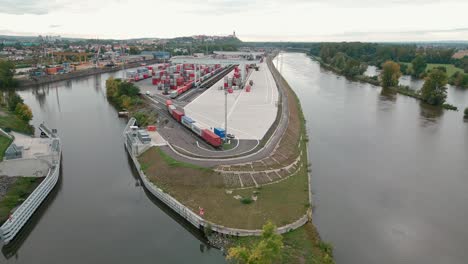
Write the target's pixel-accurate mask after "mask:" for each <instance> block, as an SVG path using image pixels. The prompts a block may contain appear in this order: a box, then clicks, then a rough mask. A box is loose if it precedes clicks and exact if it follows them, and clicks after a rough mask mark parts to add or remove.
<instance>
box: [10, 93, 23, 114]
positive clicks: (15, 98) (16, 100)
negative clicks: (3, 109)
mask: <svg viewBox="0 0 468 264" xmlns="http://www.w3.org/2000/svg"><path fill="white" fill-rule="evenodd" d="M23 102H24V101H23V99H22V98H21V97H20V96H19V95H18V94H16V93H13V94H10V95H9V96H8V110H10V111H11V112H13V111H15V110H16V106H17V105H18V104H22V103H23Z"/></svg>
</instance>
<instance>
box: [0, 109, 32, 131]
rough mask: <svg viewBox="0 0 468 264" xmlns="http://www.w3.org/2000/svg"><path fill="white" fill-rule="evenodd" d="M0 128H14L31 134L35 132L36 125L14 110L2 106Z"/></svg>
mask: <svg viewBox="0 0 468 264" xmlns="http://www.w3.org/2000/svg"><path fill="white" fill-rule="evenodd" d="M0 128H2V129H5V130H9V129H10V130H13V131H16V132H20V133H23V134H27V135H31V134H33V133H34V127H33V126H31V125H30V124H29V122H26V121H24V120H22V119H20V118H19V117H18V116H17V115H15V114H14V113H13V112H10V111H8V109H5V108H4V107H1V106H0Z"/></svg>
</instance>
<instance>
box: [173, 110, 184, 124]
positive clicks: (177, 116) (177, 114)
mask: <svg viewBox="0 0 468 264" xmlns="http://www.w3.org/2000/svg"><path fill="white" fill-rule="evenodd" d="M172 116H173V117H174V119H175V120H177V122H180V121H181V120H182V117H183V116H184V113H182V112H180V111H179V110H173V111H172Z"/></svg>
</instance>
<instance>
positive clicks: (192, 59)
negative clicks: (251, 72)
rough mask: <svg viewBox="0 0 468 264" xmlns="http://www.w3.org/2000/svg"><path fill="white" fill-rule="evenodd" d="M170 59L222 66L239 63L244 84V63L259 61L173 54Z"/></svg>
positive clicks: (178, 61) (176, 61)
mask: <svg viewBox="0 0 468 264" xmlns="http://www.w3.org/2000/svg"><path fill="white" fill-rule="evenodd" d="M170 61H171V62H172V63H187V64H195V65H215V64H220V65H222V66H228V65H239V66H240V72H241V83H242V84H244V82H245V81H246V77H247V76H246V75H247V73H246V70H245V65H250V64H257V63H259V61H257V60H246V59H237V58H226V59H217V58H212V57H193V56H174V57H172V58H171V59H170ZM195 67H197V66H195Z"/></svg>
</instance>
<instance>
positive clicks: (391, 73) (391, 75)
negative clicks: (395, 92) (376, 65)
mask: <svg viewBox="0 0 468 264" xmlns="http://www.w3.org/2000/svg"><path fill="white" fill-rule="evenodd" d="M400 76H401V71H400V65H399V64H398V63H396V62H394V61H386V62H385V63H384V64H383V65H382V72H381V73H380V77H381V79H382V86H383V87H384V88H388V87H395V86H397V85H398V79H399V78H400Z"/></svg>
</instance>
